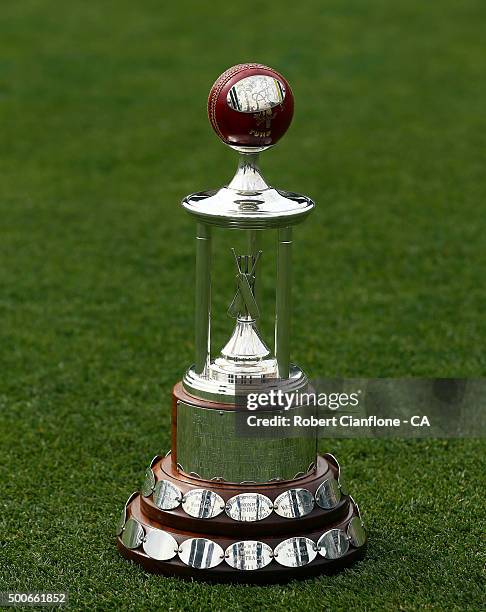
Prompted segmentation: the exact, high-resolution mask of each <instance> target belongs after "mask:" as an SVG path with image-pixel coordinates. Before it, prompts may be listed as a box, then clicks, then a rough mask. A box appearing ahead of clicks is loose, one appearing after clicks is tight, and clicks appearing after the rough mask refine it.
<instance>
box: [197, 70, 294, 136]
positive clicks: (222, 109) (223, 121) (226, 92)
mask: <svg viewBox="0 0 486 612" xmlns="http://www.w3.org/2000/svg"><path fill="white" fill-rule="evenodd" d="M293 114H294V96H293V94H292V90H291V89H290V85H289V84H288V82H287V81H286V79H284V77H283V76H282V75H281V74H279V73H278V72H277V71H276V70H273V69H272V68H268V66H262V65H261V64H237V65H236V66H233V67H232V68H229V69H228V70H226V72H223V74H222V75H221V76H220V77H219V78H218V79H217V80H216V82H215V83H214V85H213V86H212V87H211V91H210V92H209V98H208V115H209V120H210V122H211V125H212V126H213V129H214V131H215V132H216V134H217V135H218V136H219V137H220V138H221V140H222V141H223V142H225V143H226V144H229V145H233V146H239V147H268V146H270V145H273V144H275V143H276V142H277V140H279V139H280V138H281V137H282V136H283V135H284V134H285V132H286V131H287V129H288V127H289V125H290V122H291V121H292V115H293Z"/></svg>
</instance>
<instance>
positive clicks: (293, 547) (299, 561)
mask: <svg viewBox="0 0 486 612" xmlns="http://www.w3.org/2000/svg"><path fill="white" fill-rule="evenodd" d="M316 556H317V550H316V545H315V543H314V542H313V541H312V540H309V538H289V539H288V540H284V541H283V542H280V544H279V545H278V546H276V548H275V551H274V557H275V560H276V561H278V562H279V563H280V565H285V567H302V566H303V565H307V564H308V563H311V562H312V561H314V559H315V558H316Z"/></svg>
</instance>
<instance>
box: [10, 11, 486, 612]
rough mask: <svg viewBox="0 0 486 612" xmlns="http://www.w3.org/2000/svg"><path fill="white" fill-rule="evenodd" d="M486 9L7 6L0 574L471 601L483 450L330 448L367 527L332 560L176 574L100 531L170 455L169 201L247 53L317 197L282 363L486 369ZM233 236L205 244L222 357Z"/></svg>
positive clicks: (186, 592)
mask: <svg viewBox="0 0 486 612" xmlns="http://www.w3.org/2000/svg"><path fill="white" fill-rule="evenodd" d="M485 19H486V6H485V4H484V3H481V2H479V0H478V1H469V0H464V1H462V2H454V1H452V0H444V1H443V2H441V3H427V2H419V1H418V0H397V1H395V2H386V1H385V0H381V1H380V0H368V1H364V0H351V1H350V2H346V3H343V2H339V1H338V0H330V1H329V2H319V1H317V0H314V1H312V2H311V1H309V2H306V3H296V2H291V1H288V2H280V3H272V2H267V3H260V2H258V3H257V2H248V3H228V2H222V1H220V0H217V1H212V2H209V3H202V2H200V3H196V2H180V3H175V4H172V3H159V2H154V1H149V0H146V1H144V2H126V1H125V0H117V1H116V2H115V1H112V2H105V1H98V2H89V3H88V2H85V3H81V2H67V3H60V2H55V1H54V0H50V1H48V0H45V1H43V2H40V0H23V1H22V2H4V3H2V7H1V9H0V117H1V128H0V215H1V216H0V254H1V259H0V406H1V412H0V508H1V510H0V590H13V589H16V590H44V591H48V590H51V591H58V590H68V591H69V593H70V601H71V606H72V608H73V609H89V610H93V609H104V610H108V609H126V610H155V609H161V610H209V609H213V610H226V609H229V610H233V611H237V610H303V611H304V610H306V611H307V610H318V609H329V610H348V609H359V610H379V609H385V610H416V609H433V610H451V609H457V610H466V609H468V610H479V609H480V608H481V607H482V604H484V599H483V597H482V596H483V595H484V591H483V587H484V582H482V581H483V576H482V571H483V566H484V554H481V552H480V546H481V532H482V531H483V527H484V519H485V512H484V510H485V507H484V487H485V478H484V473H485V467H486V466H485V445H484V443H483V442H481V441H479V440H467V441H461V440H450V441H442V440H437V441H399V440H394V441H388V442H387V441H378V440H358V441H352V440H340V441H336V442H332V441H326V443H325V444H323V447H322V450H323V451H326V450H328V451H331V452H333V453H335V454H336V455H337V457H338V458H339V459H340V461H341V463H342V464H343V466H344V470H345V475H346V477H347V480H348V484H349V486H350V488H351V490H352V493H353V494H354V495H355V497H356V499H357V500H358V502H359V503H360V505H361V507H362V509H363V512H364V517H365V520H366V522H367V525H368V528H369V551H368V554H367V557H366V559H365V560H364V561H363V562H361V563H359V564H357V565H356V566H354V567H353V568H352V569H349V570H347V571H345V572H343V573H341V574H340V575H337V576H333V577H323V578H319V579H312V580H308V581H305V582H300V583H291V584H288V585H286V586H272V587H266V588H262V587H257V588H256V587H245V586H210V585H207V584H203V583H183V582H179V581H177V580H173V579H164V578H161V577H157V576H152V575H149V574H146V573H144V572H143V571H142V570H141V569H140V568H139V567H138V566H135V565H132V564H129V563H127V562H126V561H125V560H123V559H122V558H121V557H120V556H119V555H118V553H117V551H116V549H115V544H114V537H113V533H114V527H115V524H116V521H117V519H118V516H119V513H120V510H121V508H122V506H123V504H124V502H125V500H126V498H127V497H128V495H129V494H130V493H131V492H132V491H133V490H134V489H136V488H137V487H138V486H139V484H140V480H141V476H142V474H143V470H144V467H145V466H146V464H147V463H148V461H149V460H150V458H151V457H152V456H153V455H154V454H155V453H156V452H161V451H163V452H165V451H166V450H167V449H168V448H169V413H170V393H171V388H172V385H173V384H174V383H175V382H176V381H177V380H179V379H180V378H181V376H182V374H183V372H184V370H185V368H186V367H187V366H188V365H189V364H190V363H191V361H192V355H193V334H192V311H193V289H194V268H193V263H194V244H193V235H194V226H193V222H192V221H191V220H190V218H189V217H188V216H187V215H186V214H185V213H184V212H183V210H182V209H181V207H180V206H179V200H180V199H181V197H182V196H184V195H185V194H186V193H189V192H192V191H197V190H200V189H205V188H211V187H216V186H219V185H221V184H223V183H224V182H225V181H226V180H228V178H229V177H230V175H231V173H232V171H233V168H234V165H235V155H234V154H233V153H232V152H231V151H229V150H227V149H226V147H224V146H222V145H221V144H220V143H219V142H218V140H217V138H216V137H215V135H214V134H213V133H212V131H211V128H210V127H209V123H208V121H207V119H206V116H205V102H206V96H207V92H208V90H209V87H210V85H211V84H212V82H213V80H214V79H215V78H216V77H217V76H218V75H219V74H220V73H221V72H222V71H223V70H224V69H226V68H227V67H228V66H230V65H232V64H234V63H238V62H241V61H260V62H263V63H266V64H269V65H271V66H274V67H275V68H277V69H278V70H280V71H282V72H283V73H284V74H285V75H286V76H287V77H288V79H289V81H290V82H291V84H292V85H293V88H294V94H295V97H296V116H295V120H294V124H293V126H292V128H291V130H290V131H289V133H288V135H287V136H286V137H285V138H284V140H283V141H282V142H281V144H280V145H279V146H278V147H276V148H275V149H274V150H273V151H270V152H268V153H266V154H265V155H264V159H263V168H264V170H265V174H266V176H267V178H268V179H269V180H270V182H272V183H274V184H276V185H277V186H279V187H282V188H288V189H291V190H294V191H302V192H304V193H308V194H309V195H311V196H312V197H314V198H315V200H316V201H317V207H316V210H315V212H314V213H313V216H312V217H311V218H310V219H309V220H308V221H307V222H306V223H305V224H304V225H302V226H301V227H300V228H299V229H298V231H296V249H295V275H294V336H293V359H294V360H295V361H296V362H297V363H299V364H300V365H301V366H302V367H303V368H304V369H305V370H306V371H307V372H308V374H309V375H311V376H373V377H376V376H380V377H385V376H464V377H467V376H474V377H477V376H481V375H484V373H485V369H486V355H485V350H484V347H485V339H486V320H485V302H486V286H485V269H486V249H485V231H486V222H485V201H486V174H485V170H484V163H485V159H484V154H485V150H486V112H485V109H486V80H485V78H484V74H485V70H486V44H485V43H486V39H485V37H484V23H485ZM233 237H234V234H233V235H230V236H228V235H221V236H218V240H217V242H216V245H215V248H216V256H215V276H216V278H217V280H218V282H217V291H215V296H214V302H213V310H214V313H215V315H216V316H215V318H214V345H215V347H219V346H221V345H222V343H223V341H224V340H225V338H226V336H227V334H228V331H229V330H228V325H229V322H228V319H227V318H226V317H225V316H224V312H225V309H226V307H227V305H228V303H229V300H230V299H231V297H232V292H233V288H234V287H233V280H232V279H233V274H234V270H233V262H232V260H231V255H230V253H229V251H228V247H229V246H230V245H231V239H232V238H233ZM264 268H265V271H264V276H265V279H266V285H265V287H264V291H263V301H264V304H265V309H264V313H265V321H264V324H263V327H264V329H265V330H266V335H267V337H268V334H269V330H270V327H271V316H272V313H271V306H272V304H271V298H272V288H271V277H272V265H271V257H268V258H267V260H266V262H265V265H264ZM218 315H219V316H218Z"/></svg>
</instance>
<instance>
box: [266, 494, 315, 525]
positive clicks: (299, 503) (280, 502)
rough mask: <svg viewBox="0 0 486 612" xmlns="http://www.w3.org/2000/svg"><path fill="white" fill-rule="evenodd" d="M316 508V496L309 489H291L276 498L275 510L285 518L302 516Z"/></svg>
mask: <svg viewBox="0 0 486 612" xmlns="http://www.w3.org/2000/svg"><path fill="white" fill-rule="evenodd" d="M313 508H314V498H313V496H312V493H311V492H310V491H308V490H307V489H289V490H288V491H285V492H284V493H282V494H281V495H279V496H278V497H277V499H276V500H275V512H276V513H277V514H278V515H279V516H283V517H284V518H300V517H301V516H305V515H306V514H309V512H311V511H312V509H313Z"/></svg>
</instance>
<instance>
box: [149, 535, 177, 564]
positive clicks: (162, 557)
mask: <svg viewBox="0 0 486 612" xmlns="http://www.w3.org/2000/svg"><path fill="white" fill-rule="evenodd" d="M143 549H144V551H145V552H146V553H147V555H148V556H149V557H150V558H151V559H157V561H168V560H169V559H173V558H174V557H175V556H176V554H177V549H178V546H177V542H176V541H175V539H174V538H173V537H172V536H171V535H170V533H167V531H162V530H161V529H151V530H150V531H149V532H148V533H147V535H146V536H145V540H144V542H143Z"/></svg>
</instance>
